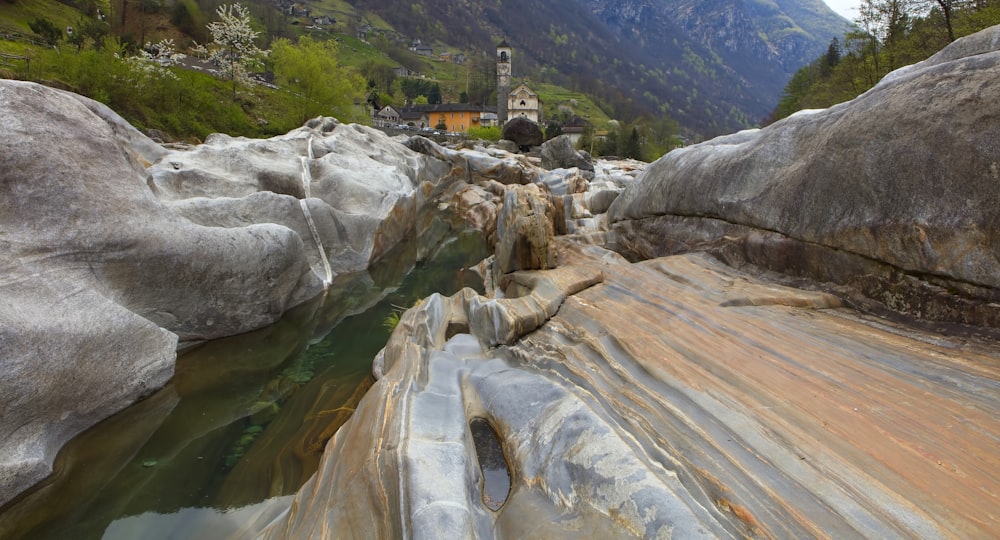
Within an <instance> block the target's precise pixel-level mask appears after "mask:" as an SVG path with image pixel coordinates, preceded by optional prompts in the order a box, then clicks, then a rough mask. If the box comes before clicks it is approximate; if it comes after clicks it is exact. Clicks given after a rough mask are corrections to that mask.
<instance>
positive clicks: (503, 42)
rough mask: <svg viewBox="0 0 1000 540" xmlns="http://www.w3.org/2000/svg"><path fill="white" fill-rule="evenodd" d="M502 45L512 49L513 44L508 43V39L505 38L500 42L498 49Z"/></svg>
mask: <svg viewBox="0 0 1000 540" xmlns="http://www.w3.org/2000/svg"><path fill="white" fill-rule="evenodd" d="M501 47H504V48H507V49H510V48H511V46H510V45H508V44H507V40H506V39H505V40H503V41H501V42H500V44H499V45H497V48H498V49H499V48H501Z"/></svg>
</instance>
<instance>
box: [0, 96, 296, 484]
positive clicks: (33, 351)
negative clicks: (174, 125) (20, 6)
mask: <svg viewBox="0 0 1000 540" xmlns="http://www.w3.org/2000/svg"><path fill="white" fill-rule="evenodd" d="M94 109H97V110H98V111H99V112H100V113H101V114H95V113H94ZM111 115H113V113H110V111H107V110H106V109H101V108H100V107H96V105H95V104H94V103H93V102H89V101H88V100H81V99H78V98H77V97H74V96H72V95H71V94H68V93H65V92H61V91H58V90H52V89H49V88H45V87H42V86H39V85H35V84H30V83H22V82H16V81H0V116H2V117H3V118H4V121H3V123H2V125H0V156H2V157H0V160H2V166H0V168H2V170H3V173H2V175H0V208H2V211H0V230H2V231H3V234H2V236H0V253H2V255H0V268H2V269H3V281H2V283H0V298H3V301H2V302H0V321H2V322H3V324H0V344H2V346H3V354H0V373H3V377H2V378H0V400H2V401H3V402H4V403H5V404H6V405H5V407H4V414H3V415H2V416H0V441H2V442H0V486H2V489H0V503H2V502H4V501H6V500H7V499H8V498H10V497H12V496H13V495H15V494H17V493H18V492H19V491H21V490H23V489H24V488H26V487H28V486H30V485H31V484H33V483H35V482H37V481H39V480H41V479H42V478H44V477H45V476H46V475H47V474H48V472H49V470H50V467H51V463H52V459H53V458H54V457H55V453H56V452H57V451H58V450H59V448H60V447H61V445H62V444H63V443H65V441H67V440H68V439H69V438H70V437H72V436H73V435H75V434H77V433H79V432H80V431H81V430H83V429H85V428H87V427H89V426H90V425H93V424H94V423H96V422H97V421H99V420H101V419H103V418H105V417H107V416H109V415H110V414H112V413H114V412H115V411H117V410H119V409H121V408H123V407H125V406H126V405H129V404H131V403H132V402H134V401H135V400H137V399H138V398H140V397H141V396H143V395H144V394H147V393H149V392H151V391H152V390H153V389H155V388H157V387H159V386H161V385H162V384H163V383H164V382H165V381H166V380H167V379H168V378H169V377H170V375H171V373H172V372H173V360H174V357H175V349H176V346H177V341H178V338H180V339H181V340H198V339H211V338H215V337H221V336H225V335H232V334H236V333H240V332H245V331H247V330H250V329H253V328H259V327H261V326H264V325H266V324H270V323H272V322H274V321H275V320H276V319H277V318H278V317H279V316H280V315H281V314H282V313H283V312H284V311H285V310H286V309H287V308H289V307H290V298H291V297H292V293H293V291H294V290H295V288H296V287H297V286H298V284H299V283H300V281H303V280H304V279H306V274H307V273H308V267H307V266H306V265H305V264H304V253H303V244H302V241H301V239H300V238H299V237H298V236H297V235H296V234H295V233H294V232H292V231H291V230H289V229H287V228H285V227H280V226H277V225H271V224H264V225H253V226H249V227H242V228H236V229H220V228H209V227H203V226H200V225H196V224H194V223H192V222H190V221H188V220H186V219H183V218H181V217H179V216H178V215H176V214H174V213H173V212H171V211H170V210H169V209H168V208H166V207H165V206H164V205H163V204H162V203H160V202H159V201H158V200H157V199H156V197H155V196H154V194H153V192H152V191H151V190H150V189H149V184H148V181H149V179H148V177H147V176H146V174H145V168H144V164H143V162H142V161H141V160H140V158H141V157H142V156H143V155H146V156H149V155H150V153H149V152H148V150H149V149H151V148H152V147H153V146H154V145H152V143H148V141H144V138H143V137H142V135H141V134H139V133H138V132H136V131H135V130H134V129H131V128H129V127H127V124H125V123H124V122H122V121H121V120H120V119H117V120H115V118H117V117H114V118H112V117H111ZM53 118H58V119H60V121H59V123H58V126H57V127H50V126H53ZM109 118H112V119H111V121H109V120H108V119H109ZM128 141H133V142H134V141H140V142H143V143H148V144H144V145H132V144H126V143H127V142H128ZM53 149H59V150H58V151H53ZM310 275H311V274H310Z"/></svg>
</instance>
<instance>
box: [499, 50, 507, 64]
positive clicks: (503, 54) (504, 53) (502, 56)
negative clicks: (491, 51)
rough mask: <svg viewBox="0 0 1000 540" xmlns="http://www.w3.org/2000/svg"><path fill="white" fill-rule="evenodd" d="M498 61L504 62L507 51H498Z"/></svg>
mask: <svg viewBox="0 0 1000 540" xmlns="http://www.w3.org/2000/svg"><path fill="white" fill-rule="evenodd" d="M500 61H501V62H506V61H507V51H502V52H501V53H500Z"/></svg>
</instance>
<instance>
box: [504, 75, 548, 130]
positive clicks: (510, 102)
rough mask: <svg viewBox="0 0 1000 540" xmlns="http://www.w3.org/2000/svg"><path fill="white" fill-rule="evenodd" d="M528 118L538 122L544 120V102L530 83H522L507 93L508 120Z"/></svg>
mask: <svg viewBox="0 0 1000 540" xmlns="http://www.w3.org/2000/svg"><path fill="white" fill-rule="evenodd" d="M519 116H520V117H523V118H527V119H528V120H531V121H532V122H535V123H536V124H538V123H541V121H542V102H541V100H539V99H538V94H536V93H535V92H534V91H533V90H532V89H531V88H528V85H526V84H524V83H521V84H519V85H517V88H515V89H514V90H513V91H511V92H510V93H509V94H507V120H508V121H509V120H511V119H513V118H517V117H519Z"/></svg>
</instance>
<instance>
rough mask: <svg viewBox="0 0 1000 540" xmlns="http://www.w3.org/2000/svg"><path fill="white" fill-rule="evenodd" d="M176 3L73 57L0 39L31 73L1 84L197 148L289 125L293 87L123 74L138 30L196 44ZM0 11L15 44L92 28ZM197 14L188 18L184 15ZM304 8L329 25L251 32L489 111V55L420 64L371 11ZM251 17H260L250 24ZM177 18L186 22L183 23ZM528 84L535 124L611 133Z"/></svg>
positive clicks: (45, 8)
mask: <svg viewBox="0 0 1000 540" xmlns="http://www.w3.org/2000/svg"><path fill="white" fill-rule="evenodd" d="M202 1H206V0H202ZM177 2H179V3H181V4H178V5H175V7H174V8H169V7H164V8H163V9H161V10H158V11H155V12H153V13H139V12H138V11H135V12H127V13H126V17H125V23H124V24H120V25H119V31H120V32H123V33H124V36H125V37H124V38H123V37H122V36H120V35H116V34H115V33H114V32H111V33H110V34H109V36H108V38H107V39H106V40H104V42H102V43H100V44H98V43H95V42H88V43H87V44H86V45H85V46H83V47H82V48H81V49H80V50H79V51H78V50H77V48H76V46H74V45H71V44H69V43H67V41H66V36H65V35H64V36H63V39H62V41H60V42H59V44H58V46H57V47H56V48H52V47H45V46H38V45H35V44H31V43H27V42H25V41H23V40H18V39H16V36H15V38H12V39H4V38H3V36H0V53H6V54H14V55H21V56H28V57H31V59H32V60H31V64H30V69H28V66H27V65H24V64H23V63H17V62H15V63H12V64H11V65H8V66H0V77H9V78H19V79H27V80H34V81H38V82H42V83H43V84H48V85H51V86H56V87H59V88H63V89H67V90H71V91H74V92H77V93H80V94H83V95H87V96H89V97H92V98H94V99H97V100H99V101H102V102H104V103H106V104H108V105H109V106H111V107H112V108H114V109H115V110H116V111H118V112H119V113H120V114H122V116H124V117H125V118H126V119H127V120H129V121H130V122H132V123H133V124H134V125H136V126H137V127H139V128H140V129H144V130H157V131H159V132H162V133H164V134H165V135H166V136H167V137H168V138H170V139H178V140H195V141H197V140H202V139H204V137H206V136H207V135H208V134H209V133H212V132H226V133H230V134H233V135H243V136H251V137H259V136H269V135H273V134H276V133H283V132H285V131H287V130H289V129H292V128H294V127H297V126H298V125H299V120H298V118H297V111H299V110H300V109H301V108H302V107H301V106H299V105H300V104H297V103H296V100H297V97H296V91H295V90H294V89H289V88H278V89H274V88H268V87H264V86H253V87H245V88H242V87H241V88H240V90H239V92H238V94H237V95H236V98H235V99H233V96H232V95H231V92H230V91H229V90H230V88H231V87H230V83H229V82H228V81H223V80H220V79H219V78H217V77H213V76H211V75H209V74H207V73H204V72H199V71H192V70H190V69H181V68H179V67H172V68H170V69H169V71H170V72H172V75H169V76H168V75H165V74H163V73H161V74H159V75H157V77H158V78H156V79H155V80H139V79H140V78H139V77H137V76H136V74H135V73H133V72H130V71H129V69H130V68H129V67H128V65H127V64H128V63H127V62H124V61H123V60H122V58H123V57H127V56H128V55H130V54H135V53H136V49H130V48H129V45H128V43H129V42H131V41H134V40H135V39H136V38H137V34H136V33H135V32H137V31H140V30H141V32H142V35H143V36H144V37H145V39H146V41H147V42H153V41H156V40H159V39H162V38H172V39H174V42H175V43H176V45H177V46H178V49H180V50H181V51H182V52H190V51H185V50H184V49H185V47H187V46H189V45H190V44H192V43H193V42H194V36H192V35H190V34H187V33H185V32H183V26H184V24H189V23H190V21H191V20H199V19H200V18H203V17H207V16H206V15H205V11H207V10H208V4H206V5H205V7H198V6H197V5H195V4H194V3H193V2H194V0H177ZM183 2H187V4H183ZM178 6H180V7H178ZM185 6H187V9H188V12H186V13H184V14H183V15H184V17H181V19H183V20H182V21H181V22H182V24H181V25H180V26H178V25H177V24H174V23H175V22H177V21H178V15H177V12H176V10H178V9H180V8H181V7H185ZM191 6H195V7H194V8H192V7H191ZM0 7H2V8H3V9H0V30H2V31H6V32H8V33H16V34H17V35H18V36H28V37H31V36H34V34H33V33H32V31H31V30H30V28H29V22H31V21H33V20H35V19H38V18H45V19H47V20H49V21H50V22H52V23H53V24H54V25H56V26H57V27H58V28H60V29H62V28H65V27H67V26H72V27H74V28H79V27H80V26H81V25H82V24H85V22H86V21H93V20H95V19H94V18H93V17H88V16H87V15H85V13H84V12H82V11H80V10H77V9H74V8H72V7H70V6H69V5H67V4H64V3H61V2H57V1H55V0H0ZM113 7H114V6H110V5H109V4H108V3H107V1H105V2H103V3H98V4H97V8H98V9H100V10H101V11H102V13H108V12H109V10H110V9H112V8H113ZM195 8H196V11H195V12H193V13H194V14H193V15H191V11H190V10H191V9H195ZM311 8H312V12H311V16H312V17H318V16H329V17H333V18H334V19H335V20H336V22H335V23H334V24H331V25H326V26H323V27H317V26H315V25H314V24H313V22H312V20H311V19H310V18H306V17H288V18H286V19H285V20H283V21H280V22H277V23H276V22H274V21H270V22H268V21H267V20H265V18H266V17H269V15H267V14H266V13H265V12H262V11H261V9H262V8H260V7H258V8H257V9H256V10H255V11H252V13H254V14H255V15H254V21H255V25H256V26H257V27H258V28H260V29H261V30H262V31H263V30H264V29H266V27H267V26H268V25H278V26H280V28H283V29H285V30H283V31H289V32H290V33H291V34H292V35H293V36H295V35H303V36H310V37H312V38H313V39H314V40H317V41H321V42H325V41H327V40H332V41H336V43H337V53H336V61H337V64H338V66H339V67H338V69H345V70H348V71H350V72H353V73H360V74H361V75H363V76H364V77H365V79H366V80H367V79H370V78H371V76H372V70H378V69H381V70H383V71H384V70H385V69H389V70H391V69H392V68H395V67H397V66H399V65H400V64H404V65H406V66H407V67H409V68H410V69H411V70H413V72H414V76H415V77H418V78H420V79H423V80H428V81H433V82H437V83H438V84H439V85H440V88H441V95H442V98H443V100H444V101H445V102H458V101H459V98H460V96H462V94H468V95H475V96H479V98H478V99H476V98H474V101H473V102H477V103H485V104H487V105H494V104H495V100H496V93H495V72H494V71H493V68H494V66H493V59H492V51H489V52H482V51H476V50H474V49H462V48H459V47H456V46H452V45H449V44H448V43H444V42H442V41H440V40H434V41H433V42H431V43H428V42H427V41H425V43H427V44H429V45H431V46H432V47H433V48H434V51H435V55H434V56H432V57H424V56H419V55H417V54H415V53H413V52H411V51H409V50H407V46H408V45H409V43H410V40H411V39H412V38H410V37H407V36H404V35H403V34H402V33H401V32H398V31H397V30H396V29H395V28H393V27H392V26H391V25H390V24H389V23H387V22H386V21H385V20H384V19H382V18H380V17H378V16H376V15H374V14H372V13H359V12H358V10H356V9H355V8H354V7H353V6H352V5H351V4H349V3H348V2H346V1H344V0H321V1H319V2H316V3H314V4H311ZM119 9H120V8H119ZM171 9H173V10H174V11H171ZM257 13H264V14H263V15H260V16H258V15H257ZM109 18H110V17H109ZM116 20H117V19H116ZM185 20H186V21H187V23H184V21H185ZM204 20H206V21H207V20H208V19H207V18H205V19H204ZM369 26H370V31H369V32H368V33H367V34H366V35H364V36H363V37H362V36H361V34H360V31H361V30H362V29H366V28H368V27H369ZM109 28H110V25H109ZM265 36H266V37H265ZM34 37H37V38H40V36H34ZM275 37H276V36H275V35H266V34H264V35H262V37H261V39H260V46H261V47H266V46H269V44H268V43H269V41H270V39H273V38H275ZM293 40H294V38H293ZM489 43H492V40H489ZM491 46H492V45H491ZM445 51H447V52H451V53H453V54H458V53H462V54H464V55H466V56H467V57H468V58H469V60H468V61H466V62H465V63H461V64H459V63H455V62H452V61H445V60H441V59H439V58H438V57H437V55H438V54H439V53H440V52H445ZM116 53H118V56H117V57H116ZM378 66H381V68H379V67H378ZM345 73H346V72H345ZM392 78H395V77H390V81H388V82H389V84H387V88H386V89H385V92H386V94H385V96H386V97H387V99H388V102H390V103H396V104H402V102H403V101H404V99H405V98H403V97H402V94H401V93H400V90H399V80H398V78H396V80H395V82H394V83H393V82H392V80H391V79H392ZM529 84H530V85H531V86H532V87H533V88H534V89H535V90H536V91H537V92H538V93H539V95H540V97H541V99H542V101H543V103H544V111H543V116H544V117H545V118H546V120H553V119H556V120H565V119H568V118H570V117H574V116H578V117H581V118H583V119H585V120H587V121H589V122H590V123H592V124H593V125H594V126H595V128H596V129H598V130H607V129H608V127H609V126H613V125H617V124H614V123H613V122H612V119H611V117H610V115H609V109H608V108H607V106H606V105H603V104H599V103H597V101H596V100H595V99H594V98H593V97H591V96H589V95H588V94H586V93H584V92H581V91H579V90H576V91H573V90H570V89H567V88H565V87H563V86H560V85H557V84H552V83H543V82H536V81H529ZM491 89H492V92H491ZM381 91H382V90H380V92H381ZM354 99H355V102H356V103H359V105H358V106H357V107H355V108H352V110H351V111H350V113H349V114H346V115H344V114H342V111H341V112H338V113H336V114H335V113H334V112H333V111H331V110H323V109H322V108H321V107H320V108H318V111H319V112H317V114H329V115H339V116H341V119H342V120H345V121H361V122H366V121H368V120H367V118H368V117H367V114H363V113H364V110H363V104H364V92H362V91H360V90H359V91H358V92H357V94H356V96H355V97H354Z"/></svg>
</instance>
